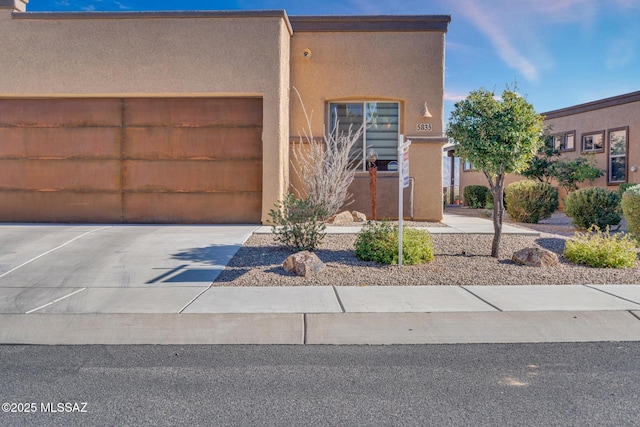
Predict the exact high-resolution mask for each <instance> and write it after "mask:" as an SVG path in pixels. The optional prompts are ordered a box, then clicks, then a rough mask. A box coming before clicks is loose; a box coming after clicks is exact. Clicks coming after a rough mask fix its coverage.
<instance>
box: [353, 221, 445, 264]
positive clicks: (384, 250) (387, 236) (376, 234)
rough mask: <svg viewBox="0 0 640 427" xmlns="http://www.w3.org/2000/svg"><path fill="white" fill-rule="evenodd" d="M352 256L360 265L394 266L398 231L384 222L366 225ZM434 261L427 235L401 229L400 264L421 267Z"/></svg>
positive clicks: (411, 229)
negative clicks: (376, 263) (372, 262)
mask: <svg viewBox="0 0 640 427" xmlns="http://www.w3.org/2000/svg"><path fill="white" fill-rule="evenodd" d="M355 255H356V257H358V258H359V259H361V260H363V261H375V262H378V263H380V264H397V263H398V227H397V226H391V225H390V224H389V223H386V222H382V223H375V224H369V225H366V226H365V227H363V228H362V230H361V231H360V233H359V234H358V238H357V239H356V243H355ZM433 257H434V251H433V242H432V241H431V236H430V235H429V233H427V232H426V231H424V230H417V229H414V228H403V230H402V262H403V264H406V265H416V264H422V263H425V262H429V261H431V260H433Z"/></svg>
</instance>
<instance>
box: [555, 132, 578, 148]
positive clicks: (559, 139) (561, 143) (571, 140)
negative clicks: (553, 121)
mask: <svg viewBox="0 0 640 427" xmlns="http://www.w3.org/2000/svg"><path fill="white" fill-rule="evenodd" d="M575 140H576V132H575V131H571V132H565V133H560V134H557V135H553V146H554V147H555V148H556V149H557V150H560V151H573V150H575V149H576V144H575Z"/></svg>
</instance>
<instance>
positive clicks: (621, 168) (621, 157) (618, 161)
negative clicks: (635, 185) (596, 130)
mask: <svg viewBox="0 0 640 427" xmlns="http://www.w3.org/2000/svg"><path fill="white" fill-rule="evenodd" d="M607 140H608V144H609V148H608V162H607V163H608V164H607V169H608V171H607V179H608V181H609V183H610V184H619V183H621V182H627V151H628V149H629V146H628V141H629V128H628V127H623V128H617V129H609V136H608V138H607Z"/></svg>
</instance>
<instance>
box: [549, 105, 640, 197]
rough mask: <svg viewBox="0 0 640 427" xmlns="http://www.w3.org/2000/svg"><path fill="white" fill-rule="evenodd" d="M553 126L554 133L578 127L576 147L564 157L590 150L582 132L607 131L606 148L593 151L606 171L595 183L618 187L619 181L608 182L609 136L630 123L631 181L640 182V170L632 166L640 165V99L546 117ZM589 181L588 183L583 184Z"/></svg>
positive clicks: (629, 165) (628, 170)
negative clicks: (617, 182) (583, 143)
mask: <svg viewBox="0 0 640 427" xmlns="http://www.w3.org/2000/svg"><path fill="white" fill-rule="evenodd" d="M545 124H546V125H548V126H551V128H552V129H551V133H552V134H555V133H565V132H571V131H575V134H576V150H575V151H566V152H563V153H562V158H567V159H572V158H576V157H578V156H581V155H583V156H584V155H586V154H587V153H582V151H581V150H582V135H584V134H589V133H594V132H601V131H604V151H603V152H601V153H595V154H592V155H593V157H594V160H595V161H596V165H597V167H599V168H600V169H602V170H604V171H605V174H604V176H602V177H600V178H598V179H596V180H595V181H594V182H593V185H594V186H598V187H609V188H610V189H612V190H615V189H616V188H617V186H618V184H608V182H607V173H608V158H607V152H608V137H609V131H610V130H614V129H620V128H624V127H628V129H629V131H628V141H627V144H628V152H627V181H628V182H632V183H640V172H639V171H637V170H636V171H635V172H633V171H632V170H631V167H632V166H635V167H636V168H640V100H638V101H636V102H632V103H627V104H621V105H615V106H611V107H606V108H601V109H597V110H592V111H585V112H582V113H577V114H570V115H567V116H560V117H556V118H550V119H547V120H545ZM584 185H589V184H588V183H586V184H583V186H584Z"/></svg>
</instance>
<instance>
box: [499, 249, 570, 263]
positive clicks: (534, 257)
mask: <svg viewBox="0 0 640 427" xmlns="http://www.w3.org/2000/svg"><path fill="white" fill-rule="evenodd" d="M511 261H513V262H515V263H516V264H522V265H528V266H530V267H555V266H556V265H559V264H560V261H559V260H558V255H556V254H555V253H553V252H551V251H548V250H546V249H542V248H524V249H521V250H519V251H516V252H514V253H513V256H512V257H511Z"/></svg>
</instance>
